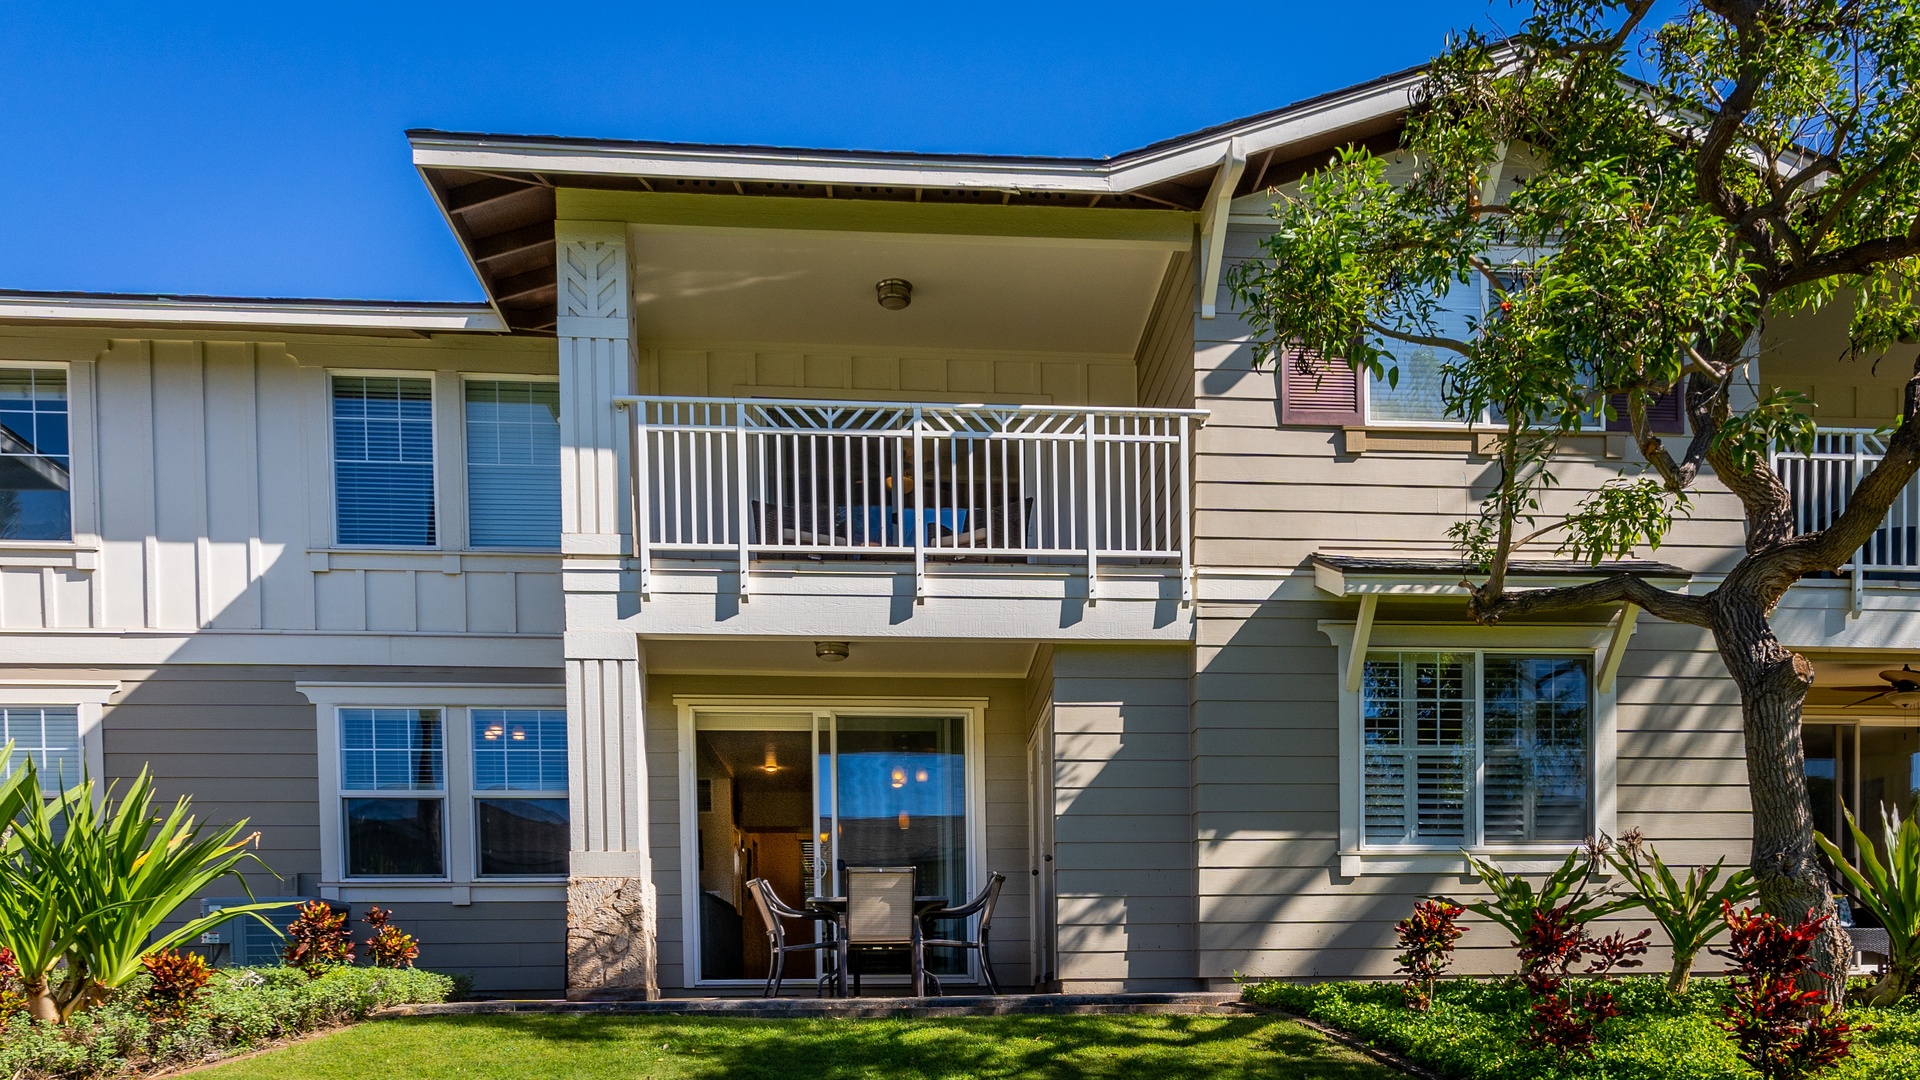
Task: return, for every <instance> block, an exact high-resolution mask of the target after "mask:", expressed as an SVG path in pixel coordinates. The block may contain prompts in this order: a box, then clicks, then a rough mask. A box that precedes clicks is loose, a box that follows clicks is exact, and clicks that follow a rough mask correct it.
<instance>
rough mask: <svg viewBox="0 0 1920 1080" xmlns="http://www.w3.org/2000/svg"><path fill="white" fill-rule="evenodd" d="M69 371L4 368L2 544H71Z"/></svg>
mask: <svg viewBox="0 0 1920 1080" xmlns="http://www.w3.org/2000/svg"><path fill="white" fill-rule="evenodd" d="M69 463H70V459H69V458H68V456H67V373H66V372H65V371H61V370H59V369H56V368H0V540H71V539H73V509H72V498H71V497H70V495H69V491H70V489H71V488H72V486H73V485H72V482H71V479H70V476H69V472H68V469H69Z"/></svg>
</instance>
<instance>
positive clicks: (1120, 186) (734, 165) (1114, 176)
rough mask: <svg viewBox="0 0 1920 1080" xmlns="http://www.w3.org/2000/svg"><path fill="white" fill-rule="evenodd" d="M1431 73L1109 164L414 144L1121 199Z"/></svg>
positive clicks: (1317, 125)
mask: <svg viewBox="0 0 1920 1080" xmlns="http://www.w3.org/2000/svg"><path fill="white" fill-rule="evenodd" d="M1422 78H1424V73H1423V72H1415V73H1411V74H1408V75H1406V76H1404V77H1402V78H1399V79H1395V80H1394V81H1392V82H1390V83H1385V84H1382V85H1379V86H1372V87H1368V88H1367V89H1365V90H1363V91H1359V92H1356V93H1353V94H1350V95H1341V96H1337V97H1332V98H1327V99H1324V100H1321V101H1316V102H1313V103H1310V104H1308V105H1305V106H1303V107H1301V108H1300V109H1298V110H1290V111H1288V112H1285V113H1282V114H1280V115H1278V116H1271V117H1266V118H1264V119H1262V120H1258V121H1255V122H1251V123H1248V124H1245V125H1241V126H1237V127H1232V128H1224V129H1222V130H1219V131H1216V132H1212V133H1210V134H1208V135H1207V136H1206V137H1204V138H1200V139H1195V140H1192V141H1188V142H1178V143H1173V144H1170V145H1167V146H1163V147H1160V148H1158V149H1155V150H1151V151H1147V152H1143V153H1132V154H1123V155H1121V156H1120V157H1118V158H1115V159H1113V160H1111V161H1100V162H1071V161H1063V162H1059V163H1048V162H1044V161H995V160H993V159H989V158H977V159H965V158H957V159H949V160H906V161H903V160H901V159H899V158H895V157H882V156H879V155H875V156H872V157H861V156H859V155H847V154H834V155H830V156H829V155H824V154H816V153H812V152H810V151H805V150H795V151H777V150H759V149H727V148H717V147H716V148H711V149H708V148H702V147H694V146H686V147H662V146H620V145H609V144H589V143H573V144H568V143H553V144H541V143H529V142H516V141H515V140H514V139H512V138H511V137H501V138H499V139H491V138H473V137H446V136H434V135H421V136H416V137H415V138H414V140H413V162H414V164H415V165H416V166H418V167H420V168H423V169H428V168H438V169H463V170H467V171H472V172H526V173H540V174H543V175H550V176H551V175H561V176H564V175H574V176H658V177H671V178H677V179H686V180H741V181H754V182H766V183H782V182H784V183H796V184H859V185H872V186H876V187H908V188H916V187H917V188H977V189H985V190H991V191H1006V190H1021V191H1061V192H1078V193H1083V194H1087V195H1096V194H1119V195H1124V194H1126V193H1128V192H1131V191H1137V190H1139V189H1141V188H1145V187H1150V186H1152V185H1154V184H1158V183H1161V182H1163V181H1166V180H1171V179H1174V178H1175V177H1180V176H1187V175H1189V174H1192V173H1197V172H1201V171H1204V170H1207V169H1211V168H1215V167H1217V166H1219V165H1220V163H1221V162H1222V161H1223V160H1224V159H1225V157H1226V154H1227V150H1228V146H1229V144H1230V143H1232V142H1233V140H1235V139H1239V140H1240V141H1241V146H1242V148H1243V149H1244V150H1245V152H1246V153H1248V154H1258V153H1264V152H1266V151H1268V150H1271V149H1273V148H1274V147H1277V146H1285V145H1287V144H1289V143H1294V142H1301V141H1304V140H1308V139H1313V138H1316V137H1319V136H1323V135H1326V134H1327V133H1329V132H1333V131H1338V130H1340V129H1342V128H1346V127H1351V126H1353V125H1355V124H1361V123H1365V122H1367V121H1370V120H1378V119H1381V118H1383V117H1387V116H1391V115H1393V114H1395V113H1398V112H1400V111H1402V110H1404V109H1405V108H1406V107H1407V105H1408V103H1409V102H1410V100H1411V96H1410V95H1411V93H1412V91H1413V89H1414V88H1415V87H1416V86H1418V85H1419V82H1420V80H1421V79H1422Z"/></svg>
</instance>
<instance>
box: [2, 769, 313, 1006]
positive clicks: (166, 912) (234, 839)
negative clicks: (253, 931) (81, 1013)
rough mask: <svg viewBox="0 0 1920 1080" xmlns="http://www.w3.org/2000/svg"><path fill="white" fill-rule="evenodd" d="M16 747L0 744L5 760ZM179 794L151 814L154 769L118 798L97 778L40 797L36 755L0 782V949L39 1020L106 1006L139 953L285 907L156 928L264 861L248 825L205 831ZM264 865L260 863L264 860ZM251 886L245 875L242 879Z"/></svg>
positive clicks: (241, 908)
mask: <svg viewBox="0 0 1920 1080" xmlns="http://www.w3.org/2000/svg"><path fill="white" fill-rule="evenodd" d="M11 752H12V745H11V744H8V745H7V746H6V747H4V748H0V758H10V757H11ZM190 806H191V800H189V799H186V798H181V799H180V800H179V801H178V802H176V803H175V804H174V806H173V809H172V810H171V811H170V812H169V813H168V814H167V815H166V816H165V817H164V818H163V817H158V816H155V814H154V811H153V780H152V777H151V776H150V775H149V773H148V772H147V770H145V769H142V770H141V772H140V775H139V776H138V777H136V778H135V779H134V781H133V783H132V784H131V785H130V786H129V787H128V789H127V793H126V796H125V797H124V798H121V799H118V800H116V799H115V798H114V794H113V791H112V790H111V789H109V790H108V791H107V792H106V793H104V794H98V795H97V794H96V792H95V788H94V782H93V781H92V780H91V779H86V780H82V781H81V783H79V784H77V785H75V786H74V787H72V788H69V789H67V790H66V791H64V792H62V793H61V794H59V795H57V796H55V797H53V798H51V799H47V798H43V797H42V796H41V793H40V781H39V777H38V775H37V774H36V770H35V769H34V767H33V762H32V760H31V759H23V760H22V761H21V763H20V765H19V767H17V768H15V769H14V770H13V773H12V775H10V776H9V777H8V778H7V779H6V780H5V781H4V782H0V821H6V822H9V823H11V827H10V828H9V829H8V830H7V832H6V834H5V837H4V839H0V946H4V947H6V948H7V949H9V950H11V951H12V953H13V955H14V958H15V962H16V963H17V964H18V965H19V968H20V976H19V978H20V984H21V992H22V994H23V995H24V996H25V998H26V1002H27V1010H28V1012H29V1013H31V1014H32V1015H33V1016H34V1018H35V1019H39V1020H45V1021H51V1022H56V1023H64V1022H65V1021H66V1020H67V1019H68V1018H69V1017H70V1016H72V1014H73V1013H74V1012H75V1011H77V1010H80V1009H84V1008H87V1007H89V1006H92V1005H96V1004H99V1003H100V1002H102V1001H105V1000H106V999H107V997H108V996H109V995H110V994H111V993H112V992H113V991H114V990H115V989H117V988H119V987H121V986H123V985H125V984H126V983H127V982H128V981H129V980H131V979H132V978H134V976H136V975H138V974H139V973H140V972H141V970H142V967H141V962H140V961H141V958H142V957H144V956H145V955H147V954H148V953H150V952H157V951H161V950H165V949H171V948H173V947H174V946H176V945H178V944H180V943H181V942H183V941H187V940H190V939H192V938H193V937H196V936H197V935H199V934H200V933H201V932H203V931H205V930H206V929H207V928H209V927H211V926H213V925H215V924H217V923H220V922H223V921H225V920H227V919H230V918H234V917H236V916H249V915H250V916H252V917H254V918H260V915H259V912H261V911H264V910H267V909H269V908H276V907H285V906H286V903H256V904H243V905H237V906H234V907H229V908H227V909H225V910H224V911H221V912H218V913H216V914H213V915H206V916H202V917H200V918H196V919H190V920H188V921H187V922H185V923H184V924H182V925H181V926H179V927H176V928H175V929H173V930H172V931H170V932H168V933H165V934H161V933H160V932H159V928H160V926H161V924H162V923H163V922H164V921H165V920H166V919H167V917H168V916H170V915H172V914H173V912H174V911H175V910H177V909H178V908H180V907H181V906H182V905H183V904H185V903H186V902H187V901H188V900H190V899H192V897H193V896H194V895H195V894H197V893H199V892H201V891H202V890H204V889H205V888H206V887H207V886H209V885H212V884H213V883H214V882H216V881H219V880H220V879H222V878H225V877H227V876H229V875H232V876H233V877H235V878H236V879H238V878H239V867H240V866H241V864H242V863H244V862H247V861H252V862H254V863H259V859H258V858H256V857H255V856H254V855H253V853H252V852H250V851H248V850H247V848H248V847H250V846H251V845H252V844H253V842H254V841H255V839H256V838H257V834H256V835H255V836H248V837H244V838H242V837H241V835H240V834H241V831H242V830H243V829H245V828H246V822H245V821H241V822H238V823H236V824H233V825H229V826H226V827H225V828H222V829H214V830H208V829H206V828H205V827H204V826H202V825H201V823H200V822H199V821H198V820H197V819H195V818H194V817H193V816H192V815H191V814H190V813H189V812H188V810H189V807H190ZM262 865H264V864H262ZM240 885H241V888H242V889H245V888H246V882H245V880H244V879H241V880H240Z"/></svg>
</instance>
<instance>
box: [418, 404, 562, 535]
mask: <svg viewBox="0 0 1920 1080" xmlns="http://www.w3.org/2000/svg"><path fill="white" fill-rule="evenodd" d="M459 380H460V395H459V398H458V400H457V401H456V402H455V408H456V410H457V412H458V413H459V416H458V420H457V423H458V425H459V429H460V438H459V439H458V442H459V444H460V460H459V462H458V467H459V480H460V507H461V511H462V513H461V515H460V542H461V550H464V551H475V552H479V553H481V554H486V555H522V554H526V555H553V554H556V553H558V552H559V550H560V537H561V536H563V535H565V533H566V522H565V520H562V521H561V523H560V530H561V531H560V532H559V533H557V534H556V535H555V538H554V541H553V546H552V547H492V546H489V547H476V546H475V545H474V543H473V511H472V507H473V492H472V490H471V487H470V485H471V483H472V480H471V478H470V476H469V473H468V469H467V384H468V383H471V382H538V383H552V384H553V385H554V386H555V387H556V388H558V387H559V386H560V377H559V376H558V375H534V374H529V373H527V372H524V371H520V372H486V371H462V372H460V373H459ZM561 405H562V409H563V411H564V407H565V402H564V401H563V402H562V403H561ZM435 446H436V448H437V447H438V443H437V442H436V444H435ZM565 455H566V447H565V444H564V443H563V444H562V446H561V456H562V458H564V457H565ZM438 469H439V463H438V462H436V463H435V471H436V472H437V471H438ZM562 480H563V483H564V476H563V478H562ZM564 515H565V507H564V505H563V507H562V516H563V519H564Z"/></svg>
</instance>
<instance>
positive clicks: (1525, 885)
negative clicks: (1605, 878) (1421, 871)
mask: <svg viewBox="0 0 1920 1080" xmlns="http://www.w3.org/2000/svg"><path fill="white" fill-rule="evenodd" d="M1462 854H1463V855H1466V857H1467V866H1468V867H1470V868H1471V869H1472V871H1473V873H1474V876H1476V877H1478V878H1480V880H1481V881H1482V882H1483V883H1484V884H1485V886H1486V891H1487V892H1488V893H1490V894H1491V896H1490V897H1489V898H1488V899H1486V900H1476V901H1473V902H1471V903H1467V902H1464V901H1460V900H1450V901H1449V902H1450V903H1454V904H1457V905H1459V906H1460V907H1463V908H1466V909H1467V910H1468V911H1471V912H1474V913H1476V914H1478V915H1483V916H1485V917H1486V918H1488V919H1491V920H1493V921H1494V922H1495V923H1497V924H1499V925H1500V926H1501V927H1503V928H1505V929H1506V931H1507V932H1508V933H1510V934H1512V935H1513V939H1514V941H1516V942H1519V941H1522V940H1525V938H1526V936H1527V929H1528V928H1529V927H1530V926H1532V925H1533V920H1534V916H1535V914H1537V913H1545V912H1549V911H1554V910H1555V909H1560V908H1564V911H1562V913H1561V918H1562V919H1564V920H1565V921H1566V923H1567V924H1568V925H1569V926H1575V927H1578V926H1585V925H1586V924H1587V923H1589V922H1592V921H1593V920H1595V919H1598V918H1600V917H1601V916H1603V915H1611V914H1613V913H1614V912H1616V911H1624V910H1626V909H1627V908H1630V907H1633V906H1634V901H1633V900H1631V899H1624V900H1623V899H1621V898H1619V897H1617V896H1615V895H1614V894H1613V892H1612V890H1611V889H1606V888H1602V889H1598V890H1593V891H1589V886H1591V885H1592V883H1593V876H1594V871H1595V869H1596V868H1597V859H1596V856H1595V855H1594V854H1593V852H1591V851H1589V850H1588V849H1586V848H1581V849H1579V850H1576V851H1572V852H1569V853H1568V854H1567V859H1566V861H1565V862H1563V863H1561V864H1560V866H1559V868H1558V869H1556V870H1554V871H1553V872H1551V873H1549V874H1548V875H1547V876H1546V878H1545V879H1544V880H1542V881H1541V883H1540V888H1539V889H1538V890H1535V889H1534V887H1533V883H1532V882H1530V881H1528V880H1527V879H1526V877H1525V876H1524V875H1522V874H1515V873H1508V872H1507V871H1506V870H1504V869H1502V868H1501V866H1500V864H1499V863H1496V862H1494V861H1493V860H1491V859H1482V858H1480V857H1479V856H1476V855H1474V854H1473V853H1471V852H1462Z"/></svg>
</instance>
